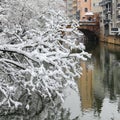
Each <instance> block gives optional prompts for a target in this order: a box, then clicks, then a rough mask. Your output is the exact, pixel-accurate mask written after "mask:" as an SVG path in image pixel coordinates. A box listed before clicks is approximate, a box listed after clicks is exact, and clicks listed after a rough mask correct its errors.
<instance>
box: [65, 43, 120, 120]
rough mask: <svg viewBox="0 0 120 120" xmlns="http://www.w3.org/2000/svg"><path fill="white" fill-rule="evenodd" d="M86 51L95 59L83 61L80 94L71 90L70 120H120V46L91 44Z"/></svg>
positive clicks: (79, 85)
mask: <svg viewBox="0 0 120 120" xmlns="http://www.w3.org/2000/svg"><path fill="white" fill-rule="evenodd" d="M87 50H88V52H89V53H91V54H92V58H91V59H89V60H88V61H87V62H81V65H82V67H83V75H82V76H81V79H80V80H78V81H77V83H78V88H79V94H76V93H74V92H72V90H71V92H68V93H70V94H69V97H68V98H69V99H66V100H67V102H68V105H69V107H70V110H71V117H72V118H74V116H75V115H76V116H77V115H78V116H79V118H78V120H120V46H117V45H112V44H104V43H101V44H100V45H96V46H95V45H94V44H89V45H88V46H87ZM69 91H70V90H69ZM67 102H66V103H65V106H67ZM69 107H68V108H69Z"/></svg>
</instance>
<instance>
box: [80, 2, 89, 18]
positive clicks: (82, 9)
mask: <svg viewBox="0 0 120 120" xmlns="http://www.w3.org/2000/svg"><path fill="white" fill-rule="evenodd" d="M79 2H80V5H79V9H80V20H83V19H85V17H86V16H85V14H86V13H87V12H91V0H79Z"/></svg>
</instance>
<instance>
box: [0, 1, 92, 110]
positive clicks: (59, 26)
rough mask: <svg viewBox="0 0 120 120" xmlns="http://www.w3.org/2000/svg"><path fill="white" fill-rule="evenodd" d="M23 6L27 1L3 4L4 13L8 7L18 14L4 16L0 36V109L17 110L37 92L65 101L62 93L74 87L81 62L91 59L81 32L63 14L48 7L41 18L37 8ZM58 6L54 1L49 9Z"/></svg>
mask: <svg viewBox="0 0 120 120" xmlns="http://www.w3.org/2000/svg"><path fill="white" fill-rule="evenodd" d="M13 1H14V2H13ZM28 1H29V0H28ZM35 1H36V3H39V1H37V0H35ZM59 1H61V0H59ZM48 2H49V0H48ZM23 3H24V0H20V1H15V0H10V1H8V0H6V3H4V2H3V3H1V4H2V6H3V9H5V6H6V5H7V7H8V8H9V9H10V10H12V8H14V10H15V11H12V12H11V11H8V14H6V15H5V16H4V17H5V19H6V20H7V22H6V21H4V20H3V22H2V23H1V24H2V26H5V27H2V29H3V33H4V34H1V33H0V38H1V40H4V42H3V41H1V40H0V94H1V96H2V97H1V99H0V106H2V105H6V106H15V107H16V108H17V107H18V106H19V105H22V102H21V101H20V98H21V96H22V95H23V93H24V92H25V93H27V94H29V95H32V93H33V92H38V93H39V94H40V96H41V97H43V98H47V99H48V98H49V99H50V100H53V98H52V96H54V94H56V95H58V96H59V97H61V99H62V96H63V95H62V93H61V89H63V88H64V87H65V86H66V85H73V86H74V85H75V83H74V78H75V77H76V76H80V74H81V67H80V66H79V63H80V60H81V59H82V60H86V58H87V57H90V55H89V54H88V53H86V52H84V50H85V47H84V45H83V44H82V43H81V41H80V39H81V38H82V34H81V32H80V31H77V26H76V25H74V24H73V23H74V22H73V23H71V21H70V20H69V19H67V18H66V16H65V15H64V14H63V13H62V12H61V11H58V10H57V9H55V8H54V7H53V8H54V9H52V7H51V9H49V6H46V8H45V9H42V12H41V11H40V13H39V14H38V12H37V13H36V9H35V8H34V6H32V7H31V8H30V4H26V3H27V2H26V3H24V4H23ZM31 3H32V2H31ZM55 4H57V3H56V2H55V1H54V2H53V4H52V3H51V4H50V5H51V6H52V5H55ZM36 5H37V4H36ZM47 5H48V4H47ZM57 6H58V4H57ZM21 7H24V9H22V10H23V11H21V9H20V8H21ZM37 8H39V4H38V6H37ZM43 8H44V7H43ZM31 9H32V10H33V11H31ZM39 9H40V8H39ZM39 9H38V10H39ZM13 13H14V14H13ZM14 15H16V16H14ZM21 16H22V17H21ZM68 25H70V26H71V28H68ZM78 38H79V39H78ZM73 50H79V53H76V52H74V53H73V52H72V51H73ZM28 104H29V103H26V106H29V105H28ZM27 108H29V107H27Z"/></svg>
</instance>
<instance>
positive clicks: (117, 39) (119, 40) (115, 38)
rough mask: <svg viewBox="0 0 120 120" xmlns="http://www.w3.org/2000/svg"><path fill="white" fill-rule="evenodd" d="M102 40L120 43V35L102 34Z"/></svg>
mask: <svg viewBox="0 0 120 120" xmlns="http://www.w3.org/2000/svg"><path fill="white" fill-rule="evenodd" d="M100 41H102V42H107V43H111V44H116V45H120V36H113V35H109V36H103V35H100Z"/></svg>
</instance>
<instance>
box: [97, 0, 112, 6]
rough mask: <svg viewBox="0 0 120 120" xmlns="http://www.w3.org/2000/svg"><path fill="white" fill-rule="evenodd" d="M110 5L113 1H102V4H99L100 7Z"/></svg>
mask: <svg viewBox="0 0 120 120" xmlns="http://www.w3.org/2000/svg"><path fill="white" fill-rule="evenodd" d="M108 3H112V0H102V2H100V3H99V5H100V6H105V5H106V4H108Z"/></svg>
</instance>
